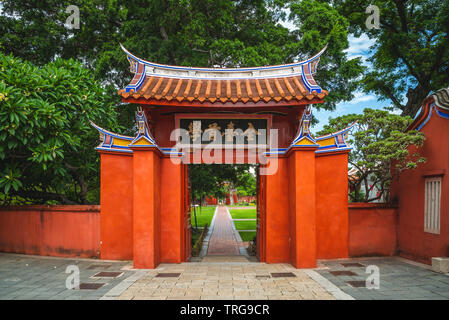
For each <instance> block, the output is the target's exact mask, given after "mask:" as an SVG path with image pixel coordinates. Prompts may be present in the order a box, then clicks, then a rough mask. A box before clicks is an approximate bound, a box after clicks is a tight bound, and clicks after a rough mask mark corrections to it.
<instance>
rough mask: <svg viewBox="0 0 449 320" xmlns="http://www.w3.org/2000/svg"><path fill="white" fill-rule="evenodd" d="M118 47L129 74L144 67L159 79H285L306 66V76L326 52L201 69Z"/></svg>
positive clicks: (313, 70)
mask: <svg viewBox="0 0 449 320" xmlns="http://www.w3.org/2000/svg"><path fill="white" fill-rule="evenodd" d="M120 47H121V48H122V50H123V51H124V52H125V53H126V55H127V58H128V61H129V62H130V64H131V68H130V69H131V72H133V73H136V72H137V71H138V68H137V66H138V65H143V66H145V67H146V73H147V74H150V73H151V74H154V75H155V76H161V77H175V78H189V77H190V78H198V79H199V78H201V79H216V78H221V79H223V80H225V79H245V78H255V77H261V78H270V77H277V78H278V77H286V76H295V75H303V74H304V66H306V70H307V74H309V75H312V74H315V73H316V71H317V66H318V63H319V60H320V56H321V55H322V54H323V53H324V51H326V48H327V44H326V45H325V46H324V48H323V49H322V50H321V51H319V52H318V53H317V54H315V55H314V56H312V57H311V58H309V59H306V60H303V61H299V62H293V63H288V64H280V65H270V66H259V67H244V68H216V67H213V68H203V67H185V66H175V65H166V64H159V63H154V62H150V61H147V60H143V59H140V58H139V57H137V56H136V55H134V54H132V53H131V52H130V51H129V50H127V49H126V48H125V47H124V46H123V45H122V44H121V43H120Z"/></svg>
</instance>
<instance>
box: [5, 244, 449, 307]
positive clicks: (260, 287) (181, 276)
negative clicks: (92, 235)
mask: <svg viewBox="0 0 449 320" xmlns="http://www.w3.org/2000/svg"><path fill="white" fill-rule="evenodd" d="M348 263H349V265H348ZM69 265H76V266H78V267H79V270H80V282H81V284H91V283H94V284H95V283H103V284H104V285H103V286H101V287H100V288H98V289H88V288H87V289H82V290H68V289H67V288H66V279H67V277H68V276H69V275H70V274H67V273H65V270H66V267H67V266H69ZM369 265H376V266H377V267H378V268H379V271H380V288H379V289H378V290H375V289H371V290H370V289H367V288H366V287H364V286H362V287H357V284H361V283H364V281H365V280H366V277H367V276H368V274H367V273H366V267H367V266H369ZM335 271H337V273H335ZM339 271H346V272H344V273H343V275H340V274H341V272H339ZM347 271H351V272H352V273H353V274H350V275H348V274H347ZM99 272H117V273H118V274H119V275H117V274H115V275H116V277H112V278H105V277H94V276H95V275H96V274H98V273H99ZM279 273H281V274H280V275H279ZM285 273H291V274H293V276H291V274H290V277H288V276H286V274H285ZM167 274H168V275H167ZM277 276H279V277H277ZM349 281H356V282H352V284H353V285H351V284H350V283H349ZM354 285H355V286H354ZM0 299H1V300H11V299H14V300H16V299H42V300H54V299H58V300H64V299H76V300H78V299H88V300H96V299H108V300H109V299H111V300H112V299H119V300H131V299H134V300H138V299H150V300H166V299H167V300H169V299H179V300H181V299H182V300H197V299H220V300H221V299H223V300H224V299H226V300H228V299H232V300H240V299H243V300H248V299H263V300H267V299H268V300H270V299H282V300H287V299H294V300H303V299H307V300H311V299H323V300H333V299H363V300H371V299H387V300H390V299H394V300H395V299H445V300H447V299H449V274H438V273H435V272H433V271H431V270H429V268H428V266H424V265H420V264H415V263H413V262H410V261H408V260H404V259H400V258H395V257H391V258H363V259H346V260H332V261H320V262H319V265H318V268H316V269H313V270H311V269H303V270H297V269H294V268H293V267H292V266H291V265H289V264H264V263H258V262H250V261H248V260H247V259H246V258H245V257H243V256H232V257H220V256H217V257H211V256H207V257H204V258H203V261H201V262H189V263H182V264H161V265H160V266H159V267H158V268H157V269H154V270H133V269H132V266H131V262H125V261H123V262H117V261H99V260H91V259H64V258H53V257H37V256H26V255H17V254H6V253H0Z"/></svg>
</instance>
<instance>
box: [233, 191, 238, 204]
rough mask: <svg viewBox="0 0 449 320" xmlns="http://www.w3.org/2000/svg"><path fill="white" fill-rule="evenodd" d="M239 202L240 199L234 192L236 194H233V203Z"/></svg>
mask: <svg viewBox="0 0 449 320" xmlns="http://www.w3.org/2000/svg"><path fill="white" fill-rule="evenodd" d="M238 200H239V199H238V197H237V193H235V192H234V193H233V194H232V201H233V202H234V203H237V202H238Z"/></svg>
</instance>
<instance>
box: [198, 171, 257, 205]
mask: <svg viewBox="0 0 449 320" xmlns="http://www.w3.org/2000/svg"><path fill="white" fill-rule="evenodd" d="M251 167H254V166H253V165H249V164H241V165H227V164H226V165H220V164H209V165H204V164H192V165H190V184H191V191H192V200H193V202H203V201H204V200H205V197H206V196H214V197H216V198H223V197H225V196H226V194H227V193H228V192H229V190H230V188H237V189H238V188H244V189H246V190H250V189H251V184H252V180H251V179H254V176H252V174H251V173H250V172H249V169H250V168H251ZM254 185H255V182H254Z"/></svg>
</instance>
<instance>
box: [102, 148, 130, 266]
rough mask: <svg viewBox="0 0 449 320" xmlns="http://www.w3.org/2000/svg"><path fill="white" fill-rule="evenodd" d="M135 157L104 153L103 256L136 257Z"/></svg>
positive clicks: (122, 258) (110, 258)
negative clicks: (134, 234)
mask: <svg viewBox="0 0 449 320" xmlns="http://www.w3.org/2000/svg"><path fill="white" fill-rule="evenodd" d="M132 172H133V158H132V156H130V155H129V154H114V153H106V152H102V153H101V172H100V174H101V196H100V207H101V225H100V227H101V229H100V230H101V231H100V239H101V259H106V260H131V259H132V258H133V249H132V248H133V214H132V213H133V198H132V188H133V174H132Z"/></svg>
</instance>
